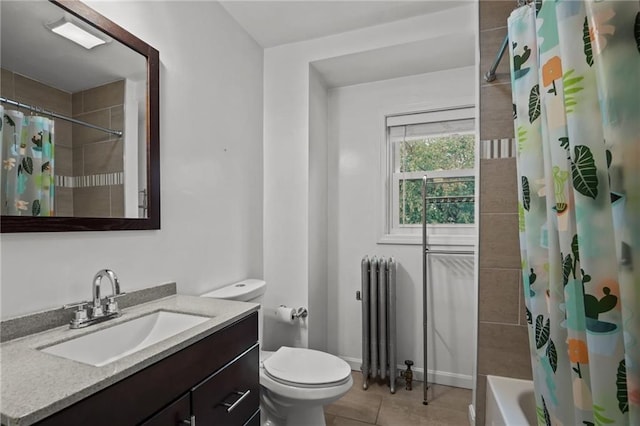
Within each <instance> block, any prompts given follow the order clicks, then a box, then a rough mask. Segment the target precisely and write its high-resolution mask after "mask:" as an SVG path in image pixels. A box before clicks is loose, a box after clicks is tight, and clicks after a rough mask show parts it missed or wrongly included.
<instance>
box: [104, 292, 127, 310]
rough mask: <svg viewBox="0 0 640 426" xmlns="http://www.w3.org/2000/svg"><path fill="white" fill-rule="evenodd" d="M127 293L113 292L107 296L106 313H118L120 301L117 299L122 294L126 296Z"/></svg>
mask: <svg viewBox="0 0 640 426" xmlns="http://www.w3.org/2000/svg"><path fill="white" fill-rule="evenodd" d="M125 294H127V293H118V294H112V295H111V296H108V297H107V303H106V304H105V312H104V313H105V314H107V315H109V314H115V313H117V312H118V311H119V310H118V302H116V299H119V298H120V297H121V296H124V295H125Z"/></svg>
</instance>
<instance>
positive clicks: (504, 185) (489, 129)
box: [475, 0, 531, 426]
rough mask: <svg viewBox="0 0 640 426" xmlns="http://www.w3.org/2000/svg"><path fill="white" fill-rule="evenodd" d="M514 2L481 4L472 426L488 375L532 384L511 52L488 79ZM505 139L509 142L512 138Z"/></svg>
mask: <svg viewBox="0 0 640 426" xmlns="http://www.w3.org/2000/svg"><path fill="white" fill-rule="evenodd" d="M515 7H516V1H515V0H513V1H508V0H505V1H486V0H480V73H481V75H480V76H478V78H479V79H480V140H481V144H482V145H481V153H482V154H481V160H480V248H479V267H480V273H479V301H478V303H479V307H478V311H479V324H478V371H477V374H478V381H477V389H476V404H475V407H476V425H479V426H482V425H484V413H485V398H486V377H487V375H499V376H508V377H516V378H523V379H530V378H531V359H530V354H529V341H528V334H527V333H528V331H527V326H526V319H525V316H524V313H523V312H524V301H523V292H522V279H521V273H520V249H519V242H518V238H519V236H518V209H517V177H516V161H515V158H514V157H513V156H514V154H515V153H514V149H513V146H514V144H513V141H512V139H513V137H514V132H513V120H512V116H513V113H512V102H511V83H510V78H509V52H505V55H504V57H503V58H502V61H501V62H500V66H499V67H498V69H497V74H496V79H495V80H494V81H493V82H491V83H487V82H486V81H485V79H484V73H486V72H487V71H488V70H489V68H490V66H491V64H492V62H493V60H494V58H495V56H496V53H497V52H498V50H499V48H500V45H501V43H502V41H503V40H504V37H505V36H506V34H507V28H506V25H507V17H508V16H509V14H510V13H511V11H512V10H513V9H514V8H515ZM510 139H511V140H510Z"/></svg>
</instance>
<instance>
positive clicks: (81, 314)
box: [62, 301, 89, 328]
mask: <svg viewBox="0 0 640 426" xmlns="http://www.w3.org/2000/svg"><path fill="white" fill-rule="evenodd" d="M88 304H89V302H87V301H84V302H78V303H72V304H69V305H63V306H62V309H71V308H77V310H76V311H75V312H74V313H73V319H72V320H71V321H70V322H69V324H71V328H78V327H80V325H81V324H84V323H86V322H87V321H88V320H89V317H88V315H87V308H86V306H87V305H88Z"/></svg>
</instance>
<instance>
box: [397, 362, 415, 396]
mask: <svg viewBox="0 0 640 426" xmlns="http://www.w3.org/2000/svg"><path fill="white" fill-rule="evenodd" d="M404 363H405V364H406V366H407V369H406V370H405V371H401V372H400V377H403V378H404V381H405V382H406V384H405V387H404V388H405V389H406V390H411V389H412V388H411V382H412V381H413V371H412V370H411V366H412V365H413V361H411V360H410V359H408V360H406V361H405V362H404Z"/></svg>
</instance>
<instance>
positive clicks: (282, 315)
mask: <svg viewBox="0 0 640 426" xmlns="http://www.w3.org/2000/svg"><path fill="white" fill-rule="evenodd" d="M295 312H296V310H295V309H293V308H288V307H286V306H279V307H278V309H276V318H277V319H278V321H279V322H286V323H287V324H293V323H294V322H295V316H294V314H295Z"/></svg>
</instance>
